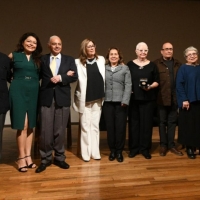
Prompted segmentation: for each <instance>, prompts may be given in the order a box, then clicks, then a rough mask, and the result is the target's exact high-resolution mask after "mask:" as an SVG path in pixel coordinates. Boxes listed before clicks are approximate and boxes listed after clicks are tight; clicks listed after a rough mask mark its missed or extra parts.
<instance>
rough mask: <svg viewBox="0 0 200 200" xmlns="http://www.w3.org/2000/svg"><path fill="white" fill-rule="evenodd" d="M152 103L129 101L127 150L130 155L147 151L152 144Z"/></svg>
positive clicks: (153, 104)
mask: <svg viewBox="0 0 200 200" xmlns="http://www.w3.org/2000/svg"><path fill="white" fill-rule="evenodd" d="M154 109H155V102H154V101H139V100H133V99H131V101H130V105H129V114H128V122H129V123H128V127H129V150H130V152H131V153H133V154H136V153H142V152H146V151H149V150H150V149H151V144H152V129H153V112H154Z"/></svg>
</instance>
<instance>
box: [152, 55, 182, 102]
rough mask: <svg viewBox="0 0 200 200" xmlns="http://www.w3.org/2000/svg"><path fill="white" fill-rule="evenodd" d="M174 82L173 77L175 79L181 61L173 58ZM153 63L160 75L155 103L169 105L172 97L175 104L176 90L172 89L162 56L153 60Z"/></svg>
mask: <svg viewBox="0 0 200 200" xmlns="http://www.w3.org/2000/svg"><path fill="white" fill-rule="evenodd" d="M173 60H174V68H173V69H174V70H173V72H174V84H175V79H176V74H177V71H178V69H179V67H180V66H181V63H180V62H179V61H178V60H176V59H174V58H173ZM154 63H155V64H156V65H157V67H158V72H159V77H160V84H159V88H158V89H159V91H158V96H157V104H158V105H163V106H171V104H172V98H173V103H175V104H177V101H176V90H175V88H174V90H173V91H172V89H171V88H172V87H171V83H170V74H169V70H168V68H167V66H166V65H165V63H164V60H163V58H162V57H161V58H159V59H157V60H155V61H154Z"/></svg>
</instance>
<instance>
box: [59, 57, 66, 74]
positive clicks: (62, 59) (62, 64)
mask: <svg viewBox="0 0 200 200" xmlns="http://www.w3.org/2000/svg"><path fill="white" fill-rule="evenodd" d="M64 63H65V59H64V57H63V56H62V54H61V61H60V66H59V69H58V74H59V73H60V70H61V69H62V67H63V66H64Z"/></svg>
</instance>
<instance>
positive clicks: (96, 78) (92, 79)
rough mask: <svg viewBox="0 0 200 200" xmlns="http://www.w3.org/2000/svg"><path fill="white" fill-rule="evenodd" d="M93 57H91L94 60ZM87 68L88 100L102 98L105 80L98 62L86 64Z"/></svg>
mask: <svg viewBox="0 0 200 200" xmlns="http://www.w3.org/2000/svg"><path fill="white" fill-rule="evenodd" d="M92 60H93V59H89V61H92ZM86 68H87V89H86V102H90V101H94V100H97V99H101V98H103V97H104V96H105V94H104V82H103V77H102V76H101V74H100V72H99V68H98V66H97V63H96V62H94V63H93V64H88V63H87V64H86Z"/></svg>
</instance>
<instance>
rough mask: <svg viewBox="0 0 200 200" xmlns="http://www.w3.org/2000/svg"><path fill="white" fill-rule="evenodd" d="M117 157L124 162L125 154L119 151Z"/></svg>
mask: <svg viewBox="0 0 200 200" xmlns="http://www.w3.org/2000/svg"><path fill="white" fill-rule="evenodd" d="M116 158H117V161H118V162H123V161H124V157H123V155H122V154H121V153H118V154H117V156H116Z"/></svg>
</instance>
